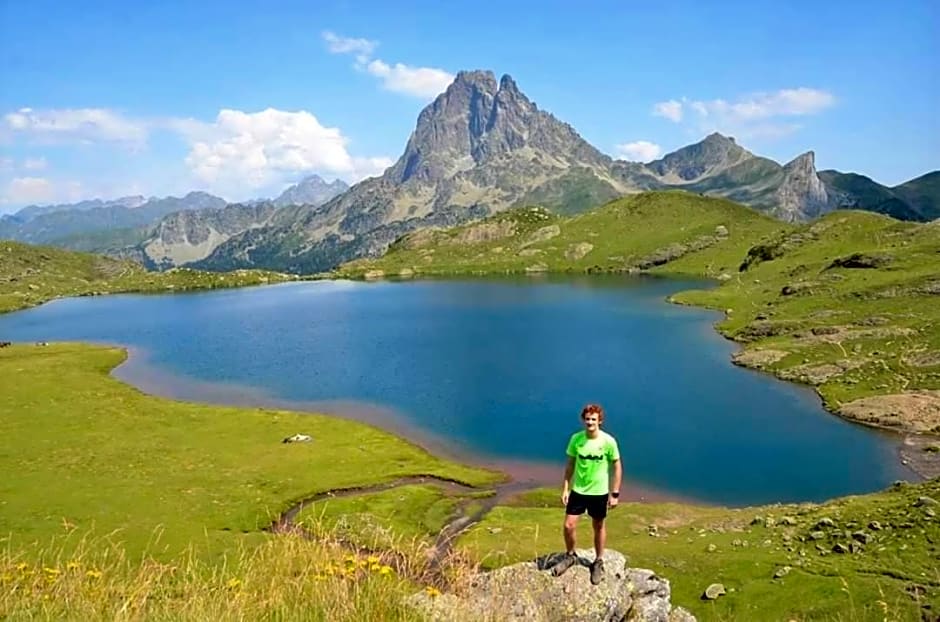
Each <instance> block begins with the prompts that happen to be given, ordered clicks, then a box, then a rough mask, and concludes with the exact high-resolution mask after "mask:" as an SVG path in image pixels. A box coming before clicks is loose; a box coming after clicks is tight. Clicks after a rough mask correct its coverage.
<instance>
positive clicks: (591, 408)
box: [581, 404, 604, 423]
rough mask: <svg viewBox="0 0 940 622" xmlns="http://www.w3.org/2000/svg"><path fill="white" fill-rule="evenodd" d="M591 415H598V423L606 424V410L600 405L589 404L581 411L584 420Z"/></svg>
mask: <svg viewBox="0 0 940 622" xmlns="http://www.w3.org/2000/svg"><path fill="white" fill-rule="evenodd" d="M590 414H595V415H597V421H598V422H599V423H604V408H603V407H602V406H601V405H600V404H588V405H587V406H585V407H584V408H582V409H581V418H582V419H584V418H585V417H587V416H588V415H590Z"/></svg>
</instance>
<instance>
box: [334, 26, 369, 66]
mask: <svg viewBox="0 0 940 622" xmlns="http://www.w3.org/2000/svg"><path fill="white" fill-rule="evenodd" d="M323 40H324V41H326V47H327V49H328V50H329V51H330V53H331V54H355V55H356V57H357V58H361V59H362V60H361V61H360V62H362V63H363V64H364V63H365V62H366V61H367V60H368V59H369V58H371V56H372V52H374V51H375V48H376V47H377V46H378V45H379V43H378V41H371V40H369V39H353V38H350V37H340V36H339V35H337V34H335V33H333V32H330V31H329V30H326V31H324V32H323Z"/></svg>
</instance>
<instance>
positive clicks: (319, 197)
mask: <svg viewBox="0 0 940 622" xmlns="http://www.w3.org/2000/svg"><path fill="white" fill-rule="evenodd" d="M348 189H349V185H348V184H347V183H346V182H344V181H343V180H341V179H336V180H334V181H332V182H330V183H327V182H326V181H325V180H324V179H323V178H322V177H320V176H319V175H307V176H306V177H304V178H303V179H301V180H300V181H299V182H298V183H296V184H294V185H292V186H289V187H287V188H286V189H285V190H284V192H282V193H281V194H280V195H279V196H278V197H277V198H276V199H274V205H276V206H277V207H286V206H288V205H322V204H323V203H326V202H327V201H329V200H330V199H332V198H333V197H335V196H336V195H338V194H341V193H343V192H346V190H348Z"/></svg>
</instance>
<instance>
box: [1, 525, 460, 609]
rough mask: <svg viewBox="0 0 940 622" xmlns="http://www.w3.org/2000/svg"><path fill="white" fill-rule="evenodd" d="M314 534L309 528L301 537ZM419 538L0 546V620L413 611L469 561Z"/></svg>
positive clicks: (295, 536)
mask: <svg viewBox="0 0 940 622" xmlns="http://www.w3.org/2000/svg"><path fill="white" fill-rule="evenodd" d="M311 536H314V537H311ZM432 551H433V549H432V548H431V546H430V545H428V544H426V543H425V542H422V541H420V540H414V541H405V542H399V543H397V545H396V546H395V547H394V548H391V549H384V550H383V551H381V552H378V553H368V552H363V551H356V550H351V549H350V548H349V547H348V546H344V545H343V544H342V543H341V541H340V540H339V539H337V538H336V537H333V535H332V534H331V533H329V532H326V531H323V530H318V529H316V528H315V529H314V530H313V531H312V532H300V531H297V532H295V533H290V534H284V535H278V536H274V537H270V538H268V539H267V540H265V541H264V543H262V544H261V545H260V546H256V547H253V548H248V547H247V546H242V547H239V550H237V551H235V552H234V553H232V554H228V555H225V556H223V557H221V558H220V559H216V560H215V561H207V560H206V559H205V558H204V557H201V556H196V555H194V554H190V553H187V554H182V555H180V556H179V557H178V558H177V559H175V560H173V561H171V562H170V563H167V562H160V561H156V560H154V559H153V558H151V557H149V556H147V555H145V556H144V557H143V558H142V559H131V558H130V557H129V556H128V555H127V553H126V552H125V550H124V548H123V547H122V546H121V545H120V543H117V542H115V541H114V539H113V538H111V537H108V536H104V537H86V538H84V539H82V540H81V541H80V542H78V543H77V544H76V543H74V542H73V543H66V542H63V541H56V542H52V543H49V544H46V545H44V546H38V545H37V546H34V547H26V548H22V547H21V548H19V549H17V550H14V549H13V548H12V547H11V546H10V545H8V546H7V548H6V549H5V550H3V551H2V552H0V619H4V620H7V619H9V620H83V621H89V622H90V621H93V620H324V621H326V620H329V621H344V620H350V621H352V620H357V621H359V620H392V621H394V620H416V619H420V618H421V616H420V614H419V613H418V612H417V611H416V610H415V609H413V608H411V607H410V606H409V605H408V604H407V599H408V597H409V596H412V595H414V594H415V593H417V592H420V591H422V590H424V591H426V592H427V593H428V594H430V595H432V596H436V595H439V594H440V589H441V588H442V587H444V584H446V585H448V586H451V587H457V586H459V585H460V584H461V583H463V582H464V581H465V579H466V578H468V577H469V576H471V574H472V573H473V572H474V571H475V570H476V567H475V566H474V565H473V564H471V563H470V562H469V561H468V560H467V559H466V558H464V557H463V556H461V555H459V554H455V555H449V556H448V557H447V558H446V559H444V560H436V559H434V556H433V555H432Z"/></svg>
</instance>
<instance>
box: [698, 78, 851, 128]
mask: <svg viewBox="0 0 940 622" xmlns="http://www.w3.org/2000/svg"><path fill="white" fill-rule="evenodd" d="M835 102H836V98H835V96H833V95H832V94H831V93H828V92H826V91H821V90H818V89H811V88H807V87H800V88H796V89H781V90H779V91H776V92H773V93H755V94H753V95H749V96H746V97H742V98H739V99H738V100H736V101H727V100H724V99H712V100H708V101H694V102H692V103H691V104H690V106H691V107H692V109H693V110H695V111H696V112H697V113H698V114H699V116H700V117H709V118H711V117H717V118H718V119H723V120H726V121H731V122H737V123H742V122H751V121H756V120H760V119H768V118H771V117H784V116H804V115H812V114H817V113H819V112H822V111H823V110H825V109H826V108H830V107H831V106H833V105H834V104H835Z"/></svg>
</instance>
